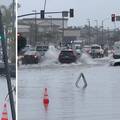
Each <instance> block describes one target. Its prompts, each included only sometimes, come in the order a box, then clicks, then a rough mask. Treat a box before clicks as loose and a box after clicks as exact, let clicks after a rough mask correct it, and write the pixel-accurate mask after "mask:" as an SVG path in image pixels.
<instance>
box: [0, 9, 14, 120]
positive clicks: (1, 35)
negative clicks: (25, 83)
mask: <svg viewBox="0 0 120 120" xmlns="http://www.w3.org/2000/svg"><path fill="white" fill-rule="evenodd" d="M0 41H1V44H2V51H3V61H4V65H5V72H6V79H7V86H8V93H9V99H10V107H11V113H12V120H16V114H15V106H14V99H13V93H12V92H11V91H12V85H11V79H10V70H9V65H8V56H7V47H6V41H5V37H4V28H3V23H2V13H1V11H0Z"/></svg>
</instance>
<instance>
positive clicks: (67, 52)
mask: <svg viewBox="0 0 120 120" xmlns="http://www.w3.org/2000/svg"><path fill="white" fill-rule="evenodd" d="M61 54H62V55H73V51H62V52H61Z"/></svg>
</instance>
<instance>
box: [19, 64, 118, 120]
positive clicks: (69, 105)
mask: <svg viewBox="0 0 120 120" xmlns="http://www.w3.org/2000/svg"><path fill="white" fill-rule="evenodd" d="M81 72H83V73H84V75H85V77H86V80H87V83H88V86H87V87H86V88H85V89H83V88H82V87H83V83H82V80H80V82H79V86H80V88H77V87H76V86H75V82H76V80H77V78H78V76H79V74H80V73H81ZM18 78H19V81H18V91H19V92H18V93H19V94H18V120H33V119H36V120H120V94H119V91H120V67H110V66H109V65H98V66H97V65H93V66H87V65H86V66H82V65H74V64H72V65H63V66H62V65H58V66H57V67H56V66H54V67H53V66H51V67H40V68H39V67H37V68H35V67H33V68H32V66H31V68H30V66H29V67H28V66H27V67H26V68H25V67H23V68H21V69H20V70H19V77H18ZM44 88H47V89H48V96H49V101H50V102H49V105H48V110H47V111H46V110H45V108H44V105H43V95H44Z"/></svg>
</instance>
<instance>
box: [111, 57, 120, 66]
mask: <svg viewBox="0 0 120 120" xmlns="http://www.w3.org/2000/svg"><path fill="white" fill-rule="evenodd" d="M110 65H111V66H120V59H112V60H111V61H110Z"/></svg>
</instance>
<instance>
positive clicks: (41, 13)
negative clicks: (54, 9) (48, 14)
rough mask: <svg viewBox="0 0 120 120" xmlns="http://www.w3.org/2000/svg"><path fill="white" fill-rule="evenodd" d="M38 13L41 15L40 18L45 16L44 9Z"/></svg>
mask: <svg viewBox="0 0 120 120" xmlns="http://www.w3.org/2000/svg"><path fill="white" fill-rule="evenodd" d="M40 15H41V19H44V18H45V11H44V10H41V11H40Z"/></svg>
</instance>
